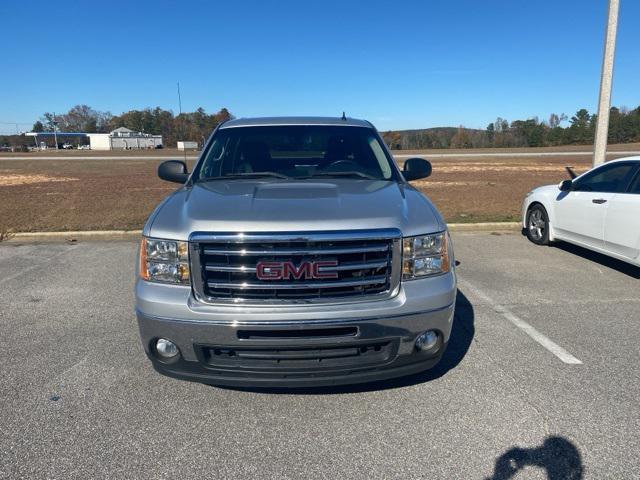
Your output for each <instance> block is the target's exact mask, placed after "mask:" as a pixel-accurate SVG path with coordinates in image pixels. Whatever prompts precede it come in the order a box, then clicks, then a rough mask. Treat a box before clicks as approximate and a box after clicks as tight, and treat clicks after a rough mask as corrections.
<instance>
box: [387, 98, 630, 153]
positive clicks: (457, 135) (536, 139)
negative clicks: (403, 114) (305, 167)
mask: <svg viewBox="0 0 640 480" xmlns="http://www.w3.org/2000/svg"><path fill="white" fill-rule="evenodd" d="M597 119H598V116H597V115H596V114H590V113H589V111H588V110H586V109H584V108H583V109H580V110H578V111H577V112H576V114H575V115H573V116H572V117H571V118H568V117H567V116H566V115H565V114H556V113H552V114H551V115H550V116H549V118H548V119H547V120H543V121H540V120H539V119H538V118H537V117H534V118H530V119H527V120H514V121H512V122H509V121H508V120H506V119H504V118H500V117H498V118H497V119H496V121H495V122H491V123H490V124H489V125H488V126H487V128H486V129H485V130H479V129H469V128H465V127H463V126H460V127H458V128H429V129H424V130H402V131H388V132H382V137H383V138H384V140H385V142H387V145H389V146H390V147H391V148H392V149H394V150H413V149H416V150H417V149H424V148H487V147H546V146H556V145H574V144H578V145H580V144H582V145H584V144H590V143H593V140H594V136H595V127H596V123H597ZM563 123H565V124H566V126H562V124H563ZM630 142H640V107H638V108H635V109H633V110H629V109H627V108H624V107H622V108H617V107H612V108H611V114H610V117H609V143H630Z"/></svg>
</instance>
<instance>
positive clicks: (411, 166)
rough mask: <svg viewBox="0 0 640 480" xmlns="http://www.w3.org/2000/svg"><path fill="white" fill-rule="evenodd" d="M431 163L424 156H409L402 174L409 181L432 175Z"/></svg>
mask: <svg viewBox="0 0 640 480" xmlns="http://www.w3.org/2000/svg"><path fill="white" fill-rule="evenodd" d="M432 170H433V169H432V168H431V163H430V162H429V161H428V160H425V159H424V158H408V159H407V161H406V162H404V167H403V169H402V175H403V176H404V178H405V179H406V180H407V181H411V180H418V179H419V178H427V177H428V176H429V175H431V171H432Z"/></svg>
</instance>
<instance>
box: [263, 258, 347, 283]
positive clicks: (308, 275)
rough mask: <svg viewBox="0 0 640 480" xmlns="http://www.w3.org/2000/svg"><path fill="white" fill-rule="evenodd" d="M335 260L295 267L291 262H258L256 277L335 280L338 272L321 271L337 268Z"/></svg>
mask: <svg viewBox="0 0 640 480" xmlns="http://www.w3.org/2000/svg"><path fill="white" fill-rule="evenodd" d="M337 266H338V261H337V260H323V261H318V262H301V263H300V264H299V265H295V264H294V263H293V262H291V261H286V262H262V261H260V262H258V264H257V265H256V276H257V277H258V279H260V280H289V279H291V278H293V279H294V280H301V279H304V280H310V279H318V280H320V279H323V280H335V279H337V278H338V272H336V271H335V270H334V271H329V272H327V271H325V270H321V269H324V268H329V267H337Z"/></svg>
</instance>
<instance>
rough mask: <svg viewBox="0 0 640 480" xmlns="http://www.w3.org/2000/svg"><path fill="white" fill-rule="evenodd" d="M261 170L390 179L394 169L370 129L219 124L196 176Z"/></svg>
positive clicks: (275, 173) (290, 175)
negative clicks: (225, 126) (232, 125)
mask: <svg viewBox="0 0 640 480" xmlns="http://www.w3.org/2000/svg"><path fill="white" fill-rule="evenodd" d="M261 174H262V175H261ZM261 176H264V177H272V178H274V179H277V178H296V179H303V178H313V177H334V176H335V177H344V178H350V177H353V178H360V179H362V178H368V179H375V180H390V179H391V178H392V177H393V169H392V167H391V164H390V162H389V159H388V158H387V155H386V154H385V151H384V148H383V146H382V145H381V143H380V140H379V137H378V135H377V134H376V132H375V131H374V130H373V129H369V128H362V127H351V126H348V127H341V126H324V125H284V126H264V127H262V126H258V127H234V128H222V129H220V130H218V132H217V133H216V134H215V137H214V139H213V141H212V143H211V145H210V146H209V148H208V150H207V151H206V153H205V156H204V159H203V160H202V161H201V162H200V166H199V169H198V170H197V171H196V177H195V178H196V179H197V180H200V181H202V180H206V179H213V178H220V177H223V178H224V177H246V178H256V177H261Z"/></svg>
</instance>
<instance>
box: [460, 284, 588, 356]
mask: <svg viewBox="0 0 640 480" xmlns="http://www.w3.org/2000/svg"><path fill="white" fill-rule="evenodd" d="M458 283H459V284H461V285H462V287H463V288H465V289H467V290H469V291H471V292H472V293H473V294H474V295H475V296H476V297H478V298H480V299H481V300H483V301H485V302H487V303H488V304H489V305H491V307H493V310H494V311H495V312H496V313H499V314H500V315H502V316H503V317H504V318H506V319H507V320H509V321H510V322H511V323H513V324H514V325H515V326H516V327H518V328H519V329H521V330H522V331H523V332H524V333H526V334H527V335H529V336H530V337H531V338H532V339H534V340H535V341H536V342H538V343H539V344H540V345H542V346H543V347H544V348H546V349H547V350H549V351H550V352H551V353H553V354H554V355H555V356H556V357H558V358H559V359H560V360H561V361H563V362H564V363H568V364H570V365H581V364H582V362H581V361H580V360H578V359H577V358H576V357H574V356H573V355H571V354H570V353H569V352H567V351H566V350H565V349H564V348H562V347H561V346H560V345H558V344H557V343H555V342H554V341H553V340H551V339H550V338H549V337H547V336H546V335H543V334H542V333H540V332H539V331H538V330H536V329H535V328H533V327H532V326H531V325H529V324H528V323H527V322H525V321H524V320H522V319H521V318H520V317H518V316H517V315H515V314H514V313H513V312H512V311H511V310H509V309H508V308H507V307H505V306H504V305H500V304H499V303H497V302H495V301H494V300H493V299H492V298H491V297H489V296H488V295H487V294H486V293H484V292H483V291H482V290H480V289H478V288H477V287H475V286H473V285H471V284H470V283H469V282H467V281H466V280H458Z"/></svg>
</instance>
